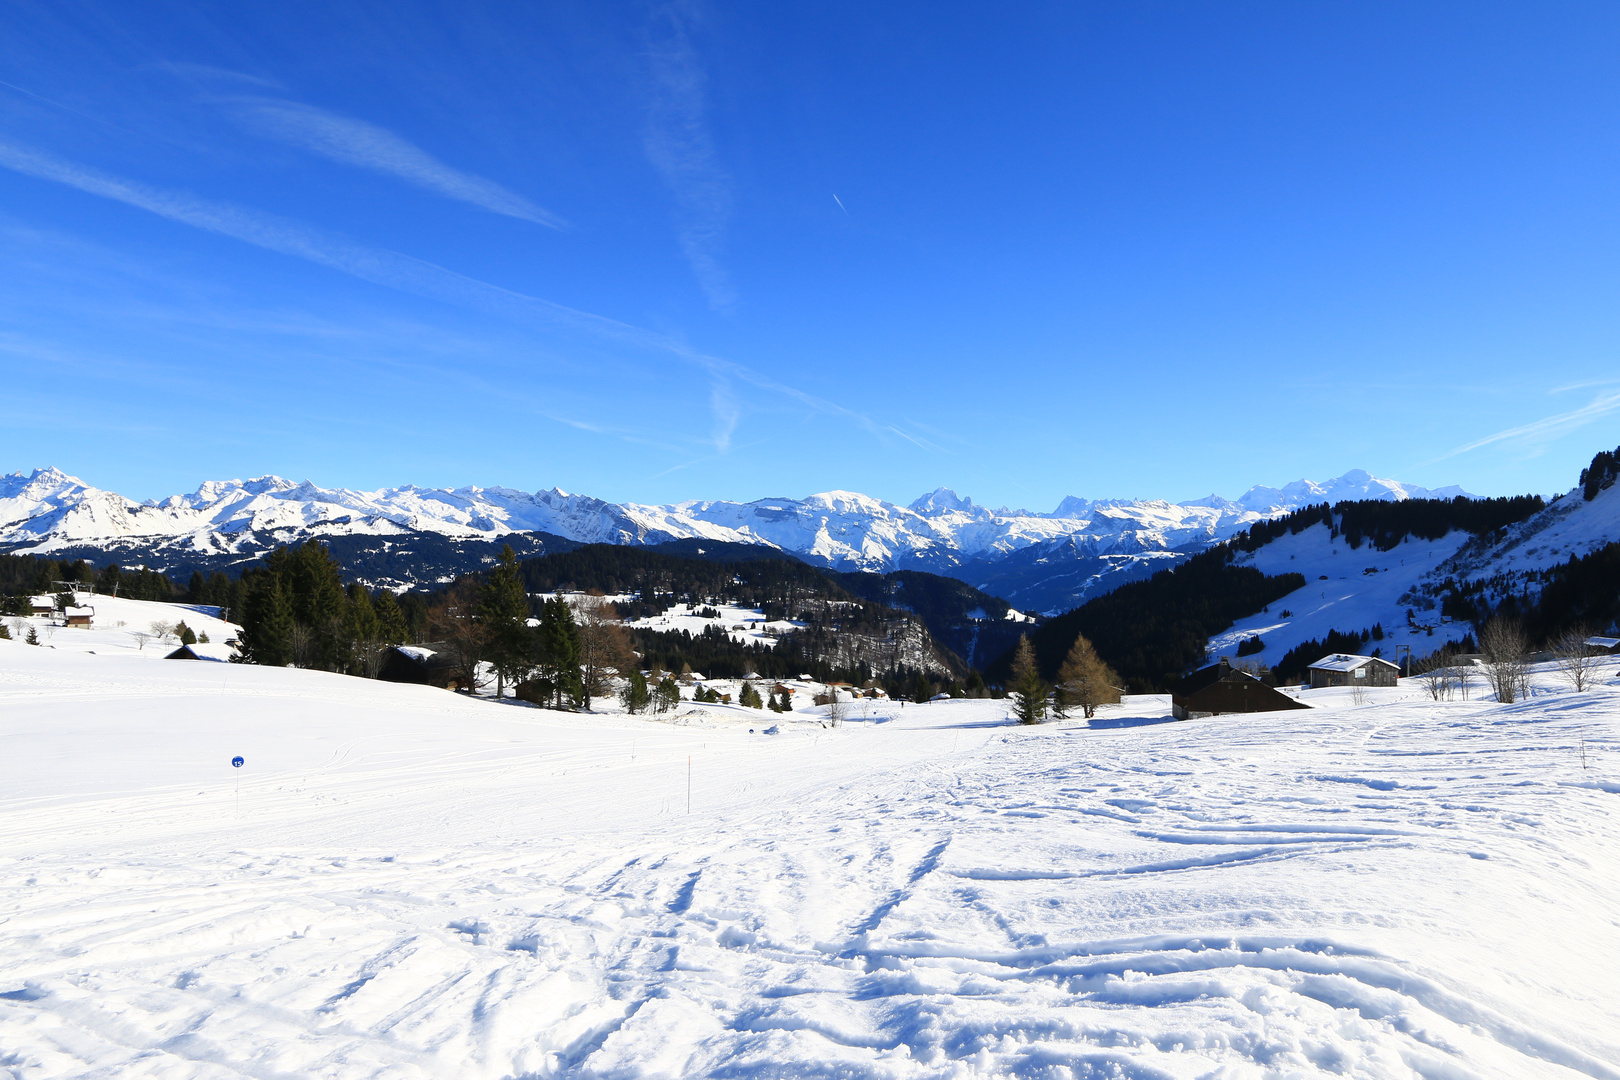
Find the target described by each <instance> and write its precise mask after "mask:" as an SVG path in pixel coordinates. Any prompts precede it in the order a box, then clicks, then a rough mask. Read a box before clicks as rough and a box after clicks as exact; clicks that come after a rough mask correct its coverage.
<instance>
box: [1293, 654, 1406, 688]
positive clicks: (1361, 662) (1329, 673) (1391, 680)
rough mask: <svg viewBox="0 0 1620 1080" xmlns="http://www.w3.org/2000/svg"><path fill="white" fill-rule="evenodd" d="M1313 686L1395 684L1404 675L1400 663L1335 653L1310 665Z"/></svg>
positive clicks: (1373, 657) (1372, 657)
mask: <svg viewBox="0 0 1620 1080" xmlns="http://www.w3.org/2000/svg"><path fill="white" fill-rule="evenodd" d="M1309 671H1310V677H1311V688H1312V689H1318V688H1320V687H1323V686H1394V685H1395V680H1396V679H1397V678H1399V677H1400V674H1401V669H1400V667H1399V666H1398V665H1396V664H1392V663H1390V662H1389V661H1388V660H1384V659H1381V658H1379V657H1377V656H1351V655H1350V654H1348V653H1333V654H1332V655H1329V656H1324V657H1322V659H1320V660H1318V661H1317V662H1316V663H1314V664H1312V665H1311V666H1310V668H1309Z"/></svg>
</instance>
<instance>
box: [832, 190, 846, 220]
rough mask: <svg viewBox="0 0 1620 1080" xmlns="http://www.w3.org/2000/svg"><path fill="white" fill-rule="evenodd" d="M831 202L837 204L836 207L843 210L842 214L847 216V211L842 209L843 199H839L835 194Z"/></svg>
mask: <svg viewBox="0 0 1620 1080" xmlns="http://www.w3.org/2000/svg"><path fill="white" fill-rule="evenodd" d="M833 202H835V203H837V204H838V209H840V210H843V211H844V216H845V217H849V211H848V210H844V200H843V199H840V198H839V197H838V196H837V195H834V196H833Z"/></svg>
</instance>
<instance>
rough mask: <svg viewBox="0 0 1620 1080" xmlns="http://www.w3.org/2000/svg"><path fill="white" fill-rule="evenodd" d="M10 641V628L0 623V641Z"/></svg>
mask: <svg viewBox="0 0 1620 1080" xmlns="http://www.w3.org/2000/svg"><path fill="white" fill-rule="evenodd" d="M10 640H11V627H9V626H7V625H6V624H5V623H0V641H10Z"/></svg>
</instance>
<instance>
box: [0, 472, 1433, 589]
mask: <svg viewBox="0 0 1620 1080" xmlns="http://www.w3.org/2000/svg"><path fill="white" fill-rule="evenodd" d="M1460 494H1464V492H1463V491H1462V490H1461V489H1460V488H1456V487H1449V488H1442V489H1439V490H1434V491H1431V490H1428V489H1425V488H1420V487H1416V486H1415V485H1411V484H1403V483H1399V482H1397V481H1393V480H1381V479H1378V478H1376V477H1373V476H1372V475H1370V474H1369V473H1367V472H1364V471H1361V470H1352V471H1351V472H1347V473H1345V474H1344V475H1343V476H1341V477H1338V478H1337V479H1334V480H1329V481H1327V482H1325V483H1314V482H1312V481H1308V480H1299V481H1296V482H1294V483H1292V484H1288V485H1286V486H1284V487H1281V488H1270V487H1253V488H1250V489H1249V490H1248V491H1247V492H1246V493H1244V494H1243V495H1242V496H1241V497H1239V498H1237V499H1235V500H1228V499H1224V498H1221V497H1219V496H1216V495H1211V496H1209V497H1207V498H1204V499H1197V500H1193V501H1191V502H1184V503H1170V502H1165V501H1162V500H1100V501H1090V500H1087V499H1082V498H1078V497H1075V496H1070V497H1068V498H1066V499H1064V500H1063V501H1062V502H1061V503H1060V504H1059V505H1058V507H1057V508H1056V509H1055V510H1054V511H1052V512H1051V513H1037V512H1033V511H1029V510H1012V509H1007V508H1005V507H1003V508H1001V509H998V510H991V509H988V508H986V507H983V506H979V505H977V504H975V503H974V502H973V501H972V500H971V499H968V498H964V497H962V496H959V495H957V494H956V493H955V492H953V491H951V490H949V489H948V488H939V489H937V490H935V491H933V492H930V493H929V494H927V495H924V496H922V497H921V498H919V499H917V500H916V501H914V502H913V503H911V504H910V505H909V506H900V505H897V504H895V503H891V502H885V501H883V500H880V499H874V498H871V497H870V496H867V495H860V494H856V493H854V492H847V491H829V492H822V493H820V494H816V495H811V496H808V497H807V498H803V499H757V500H754V501H753V502H746V503H738V502H706V501H693V502H683V503H674V504H669V505H663V506H650V505H642V504H636V503H624V504H620V503H610V502H604V501H603V500H601V499H595V498H591V497H590V496H586V495H573V494H569V493H567V492H565V491H562V490H560V489H557V488H553V489H552V490H550V491H536V492H533V493H530V492H525V491H519V490H515V489H513V488H504V487H489V488H481V487H463V488H456V489H454V490H449V489H441V488H419V487H414V486H406V487H398V488H387V489H383V490H379V491H353V490H349V489H347V488H321V487H317V486H315V485H314V484H312V483H310V482H309V481H307V480H306V481H304V482H303V483H293V482H292V481H289V480H284V479H282V478H280V477H277V476H263V477H259V478H257V479H254V480H246V481H243V480H223V481H209V482H206V483H204V484H202V485H201V486H199V487H198V488H197V490H196V491H195V492H192V493H191V494H189V495H173V496H170V497H168V498H165V499H162V500H160V501H150V500H149V501H146V502H136V501H134V500H132V499H127V498H125V497H124V496H122V495H118V494H116V493H114V492H110V491H102V490H100V489H97V488H93V487H90V486H89V485H88V484H86V483H84V482H83V481H82V480H79V479H77V478H76V477H72V476H69V475H67V474H66V473H63V472H61V471H60V470H58V469H54V468H47V469H39V470H35V471H34V472H32V473H20V472H19V473H13V474H11V475H9V476H4V477H0V550H5V551H11V552H31V553H37V554H42V555H44V554H55V553H62V554H76V555H77V554H82V553H83V552H85V551H86V550H95V551H100V552H105V553H107V554H108V555H109V556H110V557H117V553H120V552H121V553H123V557H124V558H126V559H130V558H132V557H135V556H139V557H140V558H142V559H143V560H145V561H150V562H151V563H152V565H154V566H160V567H163V568H165V569H170V568H176V567H181V566H191V565H196V564H198V563H199V562H207V563H210V564H217V563H219V562H221V561H224V562H231V561H240V560H243V559H250V558H255V557H257V556H258V555H260V554H262V553H263V551H264V550H266V549H267V548H268V547H271V546H274V544H277V543H286V542H291V541H296V540H300V539H303V538H306V537H323V538H330V537H338V536H372V537H379V538H388V537H402V538H403V537H410V536H420V535H422V534H436V535H438V536H441V537H445V538H449V539H451V540H461V541H468V540H472V541H477V540H485V541H487V540H493V539H496V538H498V537H501V536H506V535H510V534H512V533H545V534H550V535H551V536H555V537H562V538H564V539H566V540H569V541H574V542H577V543H609V544H657V543H663V542H668V541H672V540H685V539H696V540H712V541H724V542H732V543H744V544H760V545H767V546H770V547H775V548H778V549H780V550H782V551H786V552H790V553H792V554H793V555H795V556H798V557H800V558H803V559H806V560H808V561H812V562H816V563H820V564H823V565H827V566H832V567H835V568H837V569H841V570H876V571H888V570H895V569H921V570H928V571H932V572H934V573H943V574H949V575H951V576H953V577H959V578H962V579H963V580H967V581H969V582H970V583H972V584H976V585H977V584H981V582H983V581H991V580H993V579H994V578H995V577H996V574H995V568H996V566H997V564H1000V563H1003V562H1006V561H1007V560H1009V559H1015V560H1016V562H1017V563H1018V564H1019V565H1020V566H1027V567H1028V568H1029V571H1028V572H1027V573H1022V572H1021V573H1019V574H1017V575H1015V576H1017V577H1019V578H1020V579H1022V578H1024V577H1032V578H1034V579H1041V580H1047V579H1051V578H1053V577H1054V575H1055V576H1056V577H1058V578H1062V583H1061V584H1056V585H1054V586H1052V587H1042V586H1041V585H1040V584H1039V583H1038V582H1032V584H1031V585H1030V586H1029V587H1013V588H1008V587H1007V584H1008V583H1003V586H1002V591H1001V592H1000V595H1004V596H1007V597H1008V598H1009V599H1012V600H1014V601H1015V602H1016V603H1018V604H1019V605H1020V606H1023V607H1038V608H1041V609H1043V610H1047V609H1051V610H1056V609H1060V608H1062V607H1066V606H1071V602H1072V601H1073V600H1074V599H1075V598H1076V597H1079V596H1083V595H1085V594H1086V593H1089V592H1091V591H1094V589H1095V587H1096V586H1097V584H1098V583H1099V582H1101V581H1102V580H1103V579H1105V578H1116V577H1117V576H1118V574H1119V573H1120V572H1122V571H1123V572H1126V573H1127V574H1128V575H1129V576H1136V575H1135V574H1134V573H1131V572H1132V571H1133V570H1140V569H1141V568H1143V567H1152V564H1153V563H1154V562H1155V561H1156V560H1162V559H1163V558H1164V557H1167V556H1173V555H1174V554H1176V553H1187V552H1190V551H1193V550H1198V549H1201V548H1203V547H1205V546H1207V545H1208V544H1210V543H1213V542H1215V541H1218V540H1221V539H1224V538H1225V537H1227V536H1230V535H1232V534H1233V533H1235V532H1238V531H1240V530H1242V529H1245V528H1247V527H1248V526H1249V525H1251V524H1253V523H1254V522H1256V521H1259V520H1262V519H1264V518H1268V517H1273V516H1276V515H1278V514H1283V513H1287V512H1288V511H1290V510H1294V509H1297V508H1299V507H1301V506H1306V505H1309V504H1312V503H1319V502H1337V501H1339V500H1341V499H1408V498H1450V497H1452V496H1455V495H1460ZM1085 564H1089V565H1085ZM1152 568H1156V567H1152ZM1076 574H1078V575H1079V576H1078V577H1076ZM1119 580H1125V579H1119ZM1088 582H1089V583H1090V585H1088V584H1087V583H1088ZM1013 584H1016V583H1013ZM990 591H996V590H994V589H991V590H990ZM1020 593H1022V594H1024V595H1014V594H1020Z"/></svg>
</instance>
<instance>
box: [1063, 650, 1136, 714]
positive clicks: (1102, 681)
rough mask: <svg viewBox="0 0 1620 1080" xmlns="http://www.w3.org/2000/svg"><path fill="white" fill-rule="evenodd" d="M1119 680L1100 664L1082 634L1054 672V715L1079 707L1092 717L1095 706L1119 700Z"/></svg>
mask: <svg viewBox="0 0 1620 1080" xmlns="http://www.w3.org/2000/svg"><path fill="white" fill-rule="evenodd" d="M1119 683H1120V678H1119V675H1118V674H1117V673H1115V671H1114V669H1113V668H1111V667H1109V666H1108V665H1107V664H1105V663H1103V661H1102V658H1101V657H1099V656H1098V655H1097V650H1096V649H1095V648H1093V647H1092V644H1091V642H1090V641H1088V640H1086V637H1085V635H1084V634H1082V635H1080V636H1079V637H1076V638H1075V639H1074V644H1073V645H1072V646H1070V647H1069V655H1068V656H1067V657H1066V658H1065V659H1064V661H1063V667H1062V669H1061V670H1059V672H1058V685H1057V689H1056V694H1055V696H1056V697H1057V699H1058V715H1059V716H1063V715H1066V712H1067V710H1068V709H1070V708H1080V709H1083V710H1084V711H1085V714H1086V717H1087V718H1088V719H1089V718H1091V717H1093V716H1096V715H1097V706H1099V705H1114V704H1117V703H1118V702H1119Z"/></svg>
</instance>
